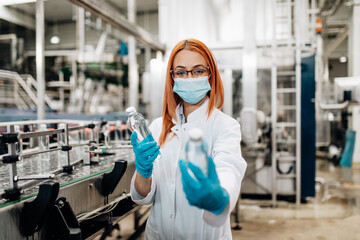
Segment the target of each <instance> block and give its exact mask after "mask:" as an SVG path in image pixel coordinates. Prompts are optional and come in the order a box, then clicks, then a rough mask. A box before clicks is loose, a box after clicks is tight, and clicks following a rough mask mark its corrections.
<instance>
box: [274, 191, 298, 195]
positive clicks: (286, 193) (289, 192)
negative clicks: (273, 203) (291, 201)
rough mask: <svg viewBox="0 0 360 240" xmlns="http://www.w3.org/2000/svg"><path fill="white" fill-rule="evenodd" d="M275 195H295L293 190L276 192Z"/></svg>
mask: <svg viewBox="0 0 360 240" xmlns="http://www.w3.org/2000/svg"><path fill="white" fill-rule="evenodd" d="M276 194H277V195H296V192H295V191H288V192H276Z"/></svg>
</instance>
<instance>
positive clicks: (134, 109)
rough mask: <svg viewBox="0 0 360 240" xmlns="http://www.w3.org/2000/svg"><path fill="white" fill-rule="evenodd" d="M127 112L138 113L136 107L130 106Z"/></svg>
mask: <svg viewBox="0 0 360 240" xmlns="http://www.w3.org/2000/svg"><path fill="white" fill-rule="evenodd" d="M125 112H126V113H127V114H133V113H136V108H135V107H128V108H127V109H126V110H125Z"/></svg>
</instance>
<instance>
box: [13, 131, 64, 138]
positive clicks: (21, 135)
mask: <svg viewBox="0 0 360 240" xmlns="http://www.w3.org/2000/svg"><path fill="white" fill-rule="evenodd" d="M64 131H65V130H64V129H55V130H46V131H38V132H26V133H19V136H18V138H20V139H27V138H32V137H42V136H48V135H54V134H57V133H63V132H64Z"/></svg>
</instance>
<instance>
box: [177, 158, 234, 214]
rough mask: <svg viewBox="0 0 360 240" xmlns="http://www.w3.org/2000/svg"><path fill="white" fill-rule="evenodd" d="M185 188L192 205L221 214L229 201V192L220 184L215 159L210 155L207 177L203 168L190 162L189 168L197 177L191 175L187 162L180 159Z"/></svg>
mask: <svg viewBox="0 0 360 240" xmlns="http://www.w3.org/2000/svg"><path fill="white" fill-rule="evenodd" d="M179 165H180V170H181V174H182V176H181V179H182V183H183V189H184V192H185V195H186V198H187V200H188V201H189V204H190V205H191V206H197V207H198V208H201V209H205V210H208V211H210V212H212V213H214V214H217V215H219V214H221V213H222V212H223V211H224V209H225V208H226V206H227V204H228V203H229V194H228V193H227V192H226V191H225V189H223V188H222V187H221V186H220V182H219V178H218V176H217V173H216V169H215V164H214V161H213V159H212V158H211V157H210V156H209V165H208V173H209V177H206V176H205V175H204V173H203V172H202V171H201V169H200V168H199V167H198V166H196V165H194V164H193V163H191V162H189V168H190V170H191V171H192V172H193V173H194V176H195V177H196V179H194V178H193V177H191V176H190V174H189V172H188V168H187V166H186V165H187V164H186V162H184V161H183V160H180V161H179Z"/></svg>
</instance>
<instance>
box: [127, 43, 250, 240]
mask: <svg viewBox="0 0 360 240" xmlns="http://www.w3.org/2000/svg"><path fill="white" fill-rule="evenodd" d="M223 103H224V90H223V85H222V82H221V78H220V74H219V71H218V69H217V65H216V62H215V58H214V56H213V55H212V53H211V51H210V50H209V49H208V48H207V47H206V46H205V44H203V43H202V42H200V41H198V40H195V39H188V40H184V41H181V42H179V43H178V44H177V45H176V46H175V48H174V49H173V51H172V53H171V55H170V58H169V63H168V67H167V74H166V83H165V93H164V103H163V116H162V117H161V118H158V119H155V120H154V122H153V123H152V124H151V125H150V130H151V132H152V134H150V135H148V137H146V138H145V139H144V140H143V141H141V142H140V141H138V140H137V135H136V133H135V132H134V133H133V134H132V136H131V144H132V145H133V148H134V153H135V166H136V172H135V174H134V177H133V179H132V182H131V196H132V199H133V201H134V202H136V203H137V204H141V205H142V204H153V206H152V209H151V212H150V216H149V219H148V221H147V225H146V230H145V239H231V238H232V237H231V229H230V213H231V211H232V209H233V208H234V206H235V204H236V201H237V199H238V196H239V193H240V187H241V180H242V178H243V176H244V173H245V169H246V162H245V161H244V159H243V158H242V156H241V150H240V140H241V134H240V125H239V123H238V122H237V121H235V120H234V119H233V118H231V117H229V116H227V115H225V114H224V113H222V112H221V111H220V110H219V109H221V107H222V105H223ZM192 128H200V129H201V130H202V132H203V140H204V141H205V142H206V143H207V146H208V155H209V163H208V176H205V175H204V174H203V172H202V171H201V170H200V168H199V167H197V166H196V165H194V164H189V168H188V167H187V165H186V164H185V163H184V161H183V160H181V158H182V156H183V151H184V145H185V143H186V141H187V140H188V138H189V137H188V131H189V130H190V129H192ZM160 146H161V154H160V155H159V153H160ZM155 160H156V161H155ZM190 172H192V174H189V173H190Z"/></svg>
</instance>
